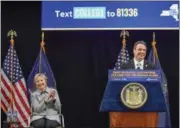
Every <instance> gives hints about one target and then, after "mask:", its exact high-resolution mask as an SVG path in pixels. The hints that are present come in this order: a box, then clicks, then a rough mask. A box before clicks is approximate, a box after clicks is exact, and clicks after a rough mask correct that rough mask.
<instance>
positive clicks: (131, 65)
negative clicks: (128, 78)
mask: <svg viewBox="0 0 180 128" xmlns="http://www.w3.org/2000/svg"><path fill="white" fill-rule="evenodd" d="M130 67H131V69H135V66H134V59H132V60H130Z"/></svg>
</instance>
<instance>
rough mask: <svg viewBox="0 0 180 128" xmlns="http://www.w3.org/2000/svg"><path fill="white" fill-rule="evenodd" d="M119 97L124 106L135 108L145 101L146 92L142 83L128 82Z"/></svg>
mask: <svg viewBox="0 0 180 128" xmlns="http://www.w3.org/2000/svg"><path fill="white" fill-rule="evenodd" d="M120 98H121V101H122V103H123V104H124V105H125V106H126V107H128V108H130V109H137V108H141V107H142V106H143V105H144V104H145V103H146V101H147V98H148V93H147V91H146V88H145V87H144V86H143V85H142V84H140V83H129V84H127V85H125V86H124V87H123V89H122V91H121V94H120Z"/></svg>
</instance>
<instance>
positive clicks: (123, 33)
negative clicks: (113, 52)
mask: <svg viewBox="0 0 180 128" xmlns="http://www.w3.org/2000/svg"><path fill="white" fill-rule="evenodd" d="M126 36H129V32H128V31H126V30H122V31H121V33H120V37H123V39H122V50H123V51H122V52H123V57H122V62H125V60H124V58H125V57H124V56H125V47H126Z"/></svg>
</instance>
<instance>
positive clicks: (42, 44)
mask: <svg viewBox="0 0 180 128" xmlns="http://www.w3.org/2000/svg"><path fill="white" fill-rule="evenodd" d="M44 45H45V42H44V32H42V34H41V44H40V54H39V58H40V59H39V73H41V58H42V54H41V52H44V53H45V47H44ZM42 50H43V51H42Z"/></svg>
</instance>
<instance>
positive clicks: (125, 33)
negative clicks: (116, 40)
mask: <svg viewBox="0 0 180 128" xmlns="http://www.w3.org/2000/svg"><path fill="white" fill-rule="evenodd" d="M126 36H129V32H128V31H126V30H122V31H121V33H120V37H123V40H122V43H123V45H125V44H126Z"/></svg>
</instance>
